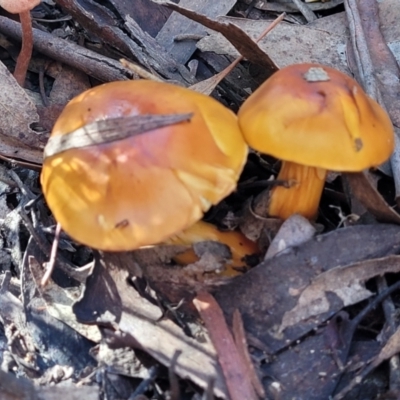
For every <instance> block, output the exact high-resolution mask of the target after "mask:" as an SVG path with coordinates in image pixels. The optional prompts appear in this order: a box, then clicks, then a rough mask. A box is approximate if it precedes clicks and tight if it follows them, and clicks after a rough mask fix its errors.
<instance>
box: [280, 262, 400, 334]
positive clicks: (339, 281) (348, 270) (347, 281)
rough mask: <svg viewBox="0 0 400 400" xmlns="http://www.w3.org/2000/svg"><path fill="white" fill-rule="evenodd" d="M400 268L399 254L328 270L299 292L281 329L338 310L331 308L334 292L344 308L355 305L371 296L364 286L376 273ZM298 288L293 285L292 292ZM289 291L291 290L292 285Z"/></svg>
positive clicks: (384, 272) (377, 274) (394, 270)
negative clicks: (295, 302) (294, 304)
mask: <svg viewBox="0 0 400 400" xmlns="http://www.w3.org/2000/svg"><path fill="white" fill-rule="evenodd" d="M399 271H400V256H389V257H384V258H378V259H372V260H366V261H361V262H358V263H354V264H350V265H346V266H343V267H342V266H339V267H336V268H333V269H330V270H329V271H326V272H324V273H322V274H320V275H318V276H317V277H316V278H314V279H313V281H312V282H311V284H310V285H308V286H307V287H306V288H305V289H304V290H303V291H302V292H301V294H300V296H299V298H298V300H297V304H296V306H295V307H293V308H292V309H291V310H290V311H287V312H286V313H285V314H284V316H283V318H282V324H281V326H280V327H279V330H278V332H283V331H284V330H285V329H287V328H288V327H290V326H293V325H296V324H297V323H299V322H300V321H302V320H306V319H308V318H310V317H314V316H318V315H320V314H323V313H326V312H331V313H334V312H336V311H337V307H335V309H332V306H331V301H330V298H331V297H330V298H328V297H327V294H328V293H329V295H330V296H331V295H332V294H335V295H336V296H337V298H338V299H339V300H340V301H341V303H342V305H343V307H346V306H349V305H352V304H356V303H358V302H360V301H362V300H365V299H367V298H368V297H370V296H372V295H373V293H372V292H370V291H369V290H368V289H366V287H365V282H366V281H367V280H369V279H371V278H373V277H375V276H381V275H384V274H386V273H388V272H391V273H396V272H399ZM296 290H297V289H295V288H293V292H294V291H296ZM289 291H291V289H290V288H289Z"/></svg>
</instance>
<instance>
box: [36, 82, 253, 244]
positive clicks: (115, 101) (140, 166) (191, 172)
mask: <svg viewBox="0 0 400 400" xmlns="http://www.w3.org/2000/svg"><path fill="white" fill-rule="evenodd" d="M185 113H190V114H191V118H190V120H189V121H186V122H180V123H175V124H172V125H169V126H164V127H159V128H154V129H152V130H150V131H148V132H146V133H142V134H137V135H132V136H129V137H127V138H125V139H121V140H116V141H111V142H109V141H108V142H107V140H103V142H102V143H101V144H92V145H85V146H84V147H80V148H79V146H78V148H76V147H70V148H66V149H64V150H63V149H62V150H61V151H59V152H54V151H53V150H51V151H50V148H51V147H52V145H51V142H52V140H55V139H57V138H58V139H60V138H61V139H64V138H68V136H69V135H71V133H73V132H74V131H77V130H79V129H80V128H82V127H87V126H89V125H90V124H93V123H96V122H97V123H100V122H104V121H110V120H111V122H112V120H113V119H116V120H118V119H119V120H121V118H125V119H128V118H131V117H135V116H136V117H137V116H144V115H149V116H153V117H157V116H160V115H169V114H185ZM103 136H104V137H105V138H106V137H107V133H104V135H103ZM247 149H248V148H247V145H246V143H245V141H244V139H243V136H242V134H241V131H240V129H239V126H238V124H237V118H236V116H235V115H234V114H233V113H232V112H231V111H230V110H229V109H227V108H226V107H224V106H223V105H222V104H220V103H219V102H217V101H216V100H214V99H212V98H210V97H208V96H205V95H202V94H199V93H196V92H194V91H191V90H188V89H185V88H182V87H179V86H175V85H171V84H167V83H160V82H153V81H144V80H140V81H127V82H112V83H107V84H103V85H101V86H98V87H95V88H92V89H90V90H88V91H86V92H84V93H82V94H81V95H79V96H77V97H76V98H74V99H73V100H72V101H71V102H70V103H68V104H67V106H66V107H65V109H64V110H63V112H62V113H61V115H60V117H59V118H58V120H57V121H56V123H55V126H54V128H53V131H52V134H51V138H50V140H49V143H48V145H47V146H46V148H45V159H44V162H43V169H42V173H41V184H42V189H43V193H44V196H45V198H46V200H47V203H48V205H49V208H50V210H51V211H52V212H53V215H54V217H55V219H56V220H57V221H58V222H59V223H60V224H61V226H62V228H63V229H64V230H65V231H66V232H67V233H68V234H69V235H70V236H71V237H72V238H74V239H75V240H77V241H78V242H80V243H83V244H85V245H88V246H90V247H92V248H95V249H99V250H105V251H128V250H134V249H137V248H139V247H141V246H145V245H151V244H156V243H160V242H163V241H164V240H166V239H167V238H169V237H170V236H171V235H174V234H176V233H178V232H180V231H182V230H184V229H186V228H188V227H190V226H191V225H192V224H193V223H195V222H196V221H198V220H200V219H201V217H202V216H203V213H204V212H205V211H207V210H208V209H209V208H210V207H211V206H212V205H213V204H216V203H218V202H219V201H220V200H221V199H223V198H224V197H225V196H227V195H228V194H230V193H231V192H232V191H233V190H234V189H235V187H236V182H237V180H238V178H239V175H240V173H241V171H242V169H243V166H244V163H245V161H246V157H247Z"/></svg>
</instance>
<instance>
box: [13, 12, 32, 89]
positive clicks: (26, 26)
mask: <svg viewBox="0 0 400 400" xmlns="http://www.w3.org/2000/svg"><path fill="white" fill-rule="evenodd" d="M19 19H20V22H21V29H22V47H21V51H20V53H19V55H18V58H17V64H16V65H15V70H14V78H15V79H16V81H17V82H18V83H19V85H20V86H23V85H24V82H25V77H26V72H27V71H28V66H29V61H30V60H31V56H32V49H33V31H32V20H31V13H30V11H29V10H27V11H23V12H21V13H19Z"/></svg>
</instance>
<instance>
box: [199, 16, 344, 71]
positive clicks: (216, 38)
mask: <svg viewBox="0 0 400 400" xmlns="http://www.w3.org/2000/svg"><path fill="white" fill-rule="evenodd" d="M218 21H219V22H221V23H222V22H223V23H225V24H228V23H230V24H232V25H235V26H237V27H239V28H240V29H241V30H243V31H244V32H246V33H247V34H248V35H249V36H250V37H251V38H253V39H255V38H257V37H258V36H259V35H260V33H261V32H262V31H263V29H265V27H266V25H268V24H269V23H270V22H269V21H254V20H249V19H243V18H232V17H220V18H218ZM209 33H210V35H209V36H206V37H205V38H203V39H201V40H200V41H199V42H197V47H198V48H199V49H200V50H201V51H213V52H215V53H217V54H227V55H230V56H233V57H236V56H237V55H238V52H237V50H236V49H235V48H234V47H233V46H232V45H231V44H230V43H229V42H228V41H227V40H226V39H225V38H224V37H223V36H222V35H221V34H219V33H216V32H212V31H210V32H209ZM259 46H260V48H261V49H262V50H263V51H264V52H266V53H267V54H268V55H269V56H270V57H271V59H272V60H273V62H274V63H275V64H276V65H277V66H278V67H279V68H282V67H286V66H288V65H291V64H297V63H303V62H315V63H320V64H324V65H328V66H330V67H333V68H337V69H339V70H341V71H343V72H345V73H348V74H349V73H350V71H349V69H348V67H347V61H346V56H345V48H346V37H345V36H344V35H338V34H335V33H330V32H327V31H324V30H319V29H312V28H309V27H307V26H303V25H293V24H288V23H285V22H282V23H280V24H279V25H278V26H277V27H276V28H275V29H274V30H273V31H271V32H270V33H269V34H268V36H267V37H266V38H264V39H263V40H261V41H260V43H259Z"/></svg>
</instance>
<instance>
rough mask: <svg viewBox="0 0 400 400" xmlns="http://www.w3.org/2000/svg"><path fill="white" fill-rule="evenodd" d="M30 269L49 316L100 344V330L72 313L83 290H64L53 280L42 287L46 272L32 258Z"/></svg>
mask: <svg viewBox="0 0 400 400" xmlns="http://www.w3.org/2000/svg"><path fill="white" fill-rule="evenodd" d="M28 263H29V269H30V272H31V273H32V276H33V279H34V280H35V282H36V288H37V290H38V292H39V294H40V296H41V297H42V299H43V300H44V302H45V303H46V309H47V311H48V312H49V314H50V315H51V316H52V317H54V318H57V319H58V320H59V321H61V322H64V324H66V325H68V326H70V327H71V328H72V329H74V330H75V331H77V332H78V333H79V334H81V335H82V336H84V337H86V338H87V339H89V340H91V341H93V342H95V343H98V342H100V339H101V334H100V331H99V328H98V327H97V326H96V325H85V324H81V323H79V322H78V321H77V319H76V317H75V314H74V313H73V311H72V306H73V305H74V303H75V302H76V301H77V300H78V297H79V295H80V291H81V289H80V290H79V289H76V290H75V292H73V291H72V290H68V289H64V288H62V287H60V286H58V285H57V284H55V283H54V282H53V281H52V280H51V279H49V280H48V282H47V284H46V286H44V287H43V286H42V285H41V280H42V277H43V273H44V270H43V268H42V267H41V266H40V265H39V263H38V261H37V260H36V259H35V258H34V257H32V256H30V257H29V261H28Z"/></svg>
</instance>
